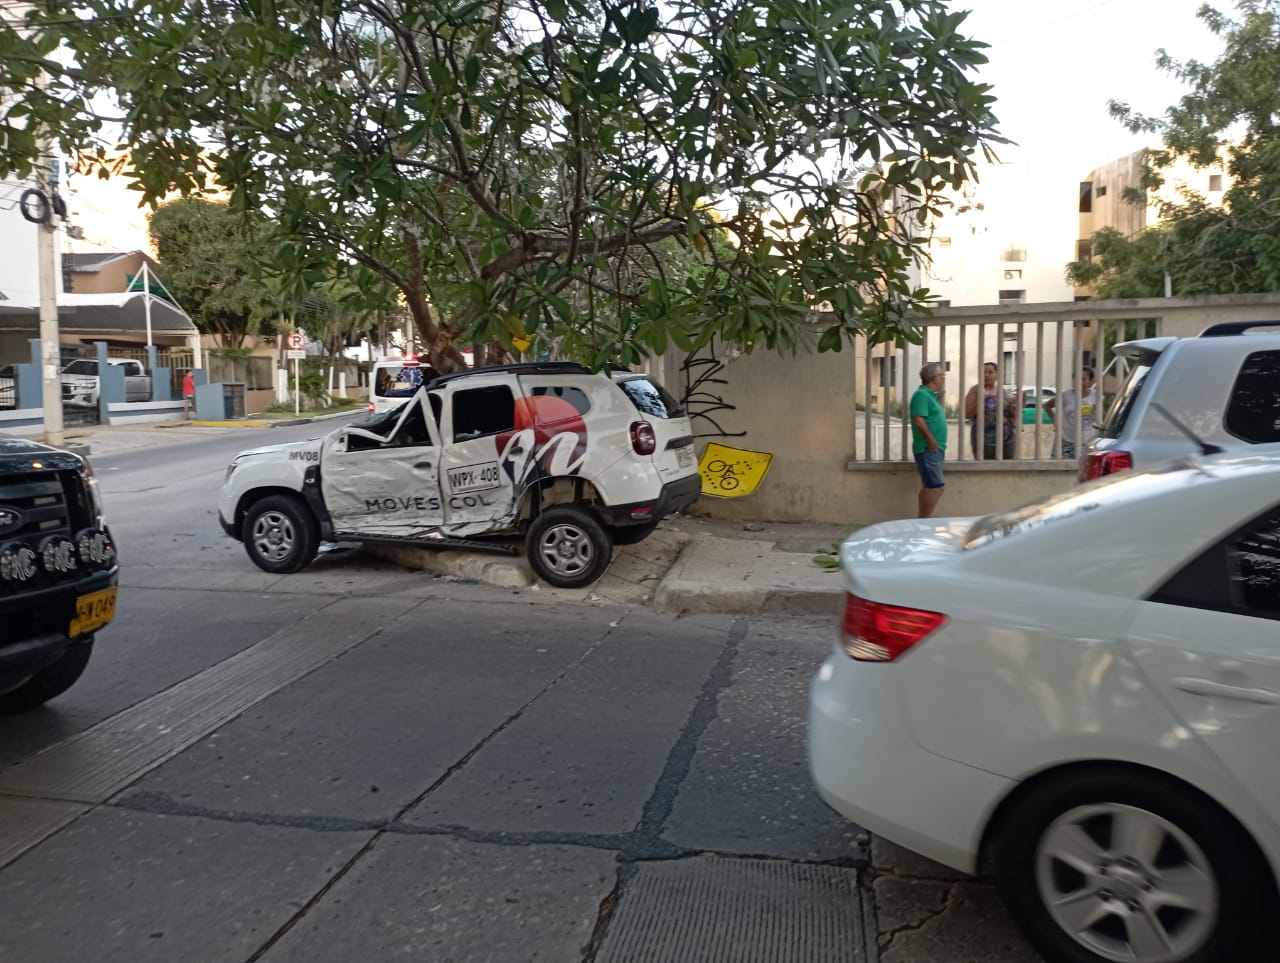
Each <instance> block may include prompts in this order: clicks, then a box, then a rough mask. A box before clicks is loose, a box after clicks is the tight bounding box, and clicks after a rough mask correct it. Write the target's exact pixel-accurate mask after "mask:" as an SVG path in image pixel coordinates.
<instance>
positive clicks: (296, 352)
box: [285, 331, 307, 415]
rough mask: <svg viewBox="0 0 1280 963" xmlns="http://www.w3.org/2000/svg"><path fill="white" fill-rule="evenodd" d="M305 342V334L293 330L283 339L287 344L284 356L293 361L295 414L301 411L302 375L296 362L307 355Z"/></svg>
mask: <svg viewBox="0 0 1280 963" xmlns="http://www.w3.org/2000/svg"><path fill="white" fill-rule="evenodd" d="M306 343H307V339H306V336H305V335H304V334H303V333H302V332H301V331H295V332H294V333H293V334H291V335H289V337H288V340H286V341H285V344H287V345H288V346H289V349H288V350H287V351H286V352H285V357H286V358H288V359H289V360H290V361H292V362H293V413H294V414H295V415H298V414H301V413H302V377H301V375H300V374H299V371H298V364H299V362H301V361H302V359H303V358H305V357H306V356H307V352H306V351H305V350H304V349H305V347H306Z"/></svg>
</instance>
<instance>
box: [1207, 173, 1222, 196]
mask: <svg viewBox="0 0 1280 963" xmlns="http://www.w3.org/2000/svg"><path fill="white" fill-rule="evenodd" d="M1209 191H1210V192H1211V193H1214V194H1221V193H1222V175H1221V174H1210V175H1209Z"/></svg>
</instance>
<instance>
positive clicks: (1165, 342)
mask: <svg viewBox="0 0 1280 963" xmlns="http://www.w3.org/2000/svg"><path fill="white" fill-rule="evenodd" d="M1267 329H1270V330H1267ZM1115 350H1116V354H1118V355H1120V356H1121V357H1123V358H1125V359H1126V360H1128V362H1129V364H1130V365H1132V368H1131V369H1130V371H1129V376H1128V377H1127V378H1126V379H1125V382H1124V386H1123V387H1122V388H1121V389H1120V393H1119V395H1118V396H1117V397H1116V399H1115V402H1114V403H1113V404H1112V405H1111V411H1110V413H1109V414H1108V416H1107V420H1106V422H1105V424H1104V425H1103V426H1102V427H1101V428H1100V429H1099V431H1098V436H1097V437H1096V438H1095V439H1094V440H1093V441H1092V442H1091V443H1090V444H1089V447H1088V450H1087V454H1086V457H1085V459H1084V461H1083V463H1082V465H1081V468H1080V478H1081V480H1082V481H1083V480H1086V479H1089V478H1098V477H1101V476H1102V475H1110V474H1112V473H1113V472H1117V471H1124V470H1125V469H1129V468H1138V467H1142V468H1146V467H1149V466H1151V465H1154V464H1157V463H1159V462H1162V461H1169V460H1171V459H1174V458H1180V457H1184V456H1186V455H1187V454H1189V453H1194V452H1195V451H1196V447H1195V440H1198V441H1200V442H1203V445H1204V447H1203V449H1202V451H1203V453H1204V454H1215V453H1217V452H1228V453H1236V454H1267V453H1280V321H1230V322H1226V323H1223V324H1215V325H1212V326H1210V327H1208V328H1206V329H1205V330H1204V331H1203V332H1202V333H1201V334H1200V336H1199V337H1196V338H1168V337H1166V338H1147V339H1145V340H1142V341H1128V342H1125V343H1124V344H1119V345H1116V349H1115ZM1179 423H1180V424H1181V425H1182V426H1183V427H1179ZM1188 432H1189V433H1190V434H1188ZM1191 435H1194V436H1195V439H1194V440H1193V439H1192V437H1191Z"/></svg>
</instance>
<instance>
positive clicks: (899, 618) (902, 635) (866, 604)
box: [841, 594, 947, 662]
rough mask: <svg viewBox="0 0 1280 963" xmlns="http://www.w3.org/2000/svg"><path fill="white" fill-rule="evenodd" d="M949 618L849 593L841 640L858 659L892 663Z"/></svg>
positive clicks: (846, 650) (846, 652)
mask: <svg viewBox="0 0 1280 963" xmlns="http://www.w3.org/2000/svg"><path fill="white" fill-rule="evenodd" d="M946 620H947V617H946V616H945V615H942V614H940V613H938V612H928V611H925V610H924V609H911V608H904V607H902V606H899V605H885V604H883V603H881V602H872V601H870V600H868V599H864V598H859V597H858V596H856V595H853V594H848V595H846V596H845V601H844V625H843V626H842V632H841V642H842V644H843V646H844V651H845V654H846V655H848V656H849V658H851V659H856V660H857V661H859V662H892V661H893V660H894V659H896V658H898V656H900V655H902V653H904V652H906V651H907V649H909V648H911V647H912V646H913V645H915V644H916V643H917V642H919V641H920V640H921V639H923V638H925V636H927V635H929V633H931V632H933V631H934V630H935V629H937V628H938V627H939V626H941V625H942V623H943V622H945V621H946Z"/></svg>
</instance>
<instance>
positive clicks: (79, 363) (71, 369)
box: [62, 358, 98, 375]
mask: <svg viewBox="0 0 1280 963" xmlns="http://www.w3.org/2000/svg"><path fill="white" fill-rule="evenodd" d="M62 371H63V373H64V374H73V375H96V374H97V373H98V362H96V361H86V360H85V359H84V358H77V359H76V360H75V361H72V362H71V363H70V364H68V365H67V366H66V367H65V368H63V369H62Z"/></svg>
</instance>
